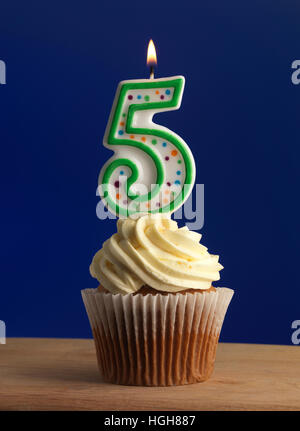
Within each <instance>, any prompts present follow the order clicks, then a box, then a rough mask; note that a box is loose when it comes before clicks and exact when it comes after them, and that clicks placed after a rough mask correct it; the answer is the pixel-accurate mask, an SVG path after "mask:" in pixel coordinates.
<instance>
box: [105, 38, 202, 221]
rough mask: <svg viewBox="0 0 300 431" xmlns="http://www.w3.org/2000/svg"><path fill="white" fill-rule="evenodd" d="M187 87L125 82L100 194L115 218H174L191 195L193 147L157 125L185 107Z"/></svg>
mask: <svg viewBox="0 0 300 431" xmlns="http://www.w3.org/2000/svg"><path fill="white" fill-rule="evenodd" d="M151 42H152V41H151ZM151 42H150V43H151ZM149 45H150V44H149ZM153 48H154V45H153ZM148 53H149V49H148ZM152 66H153V63H152ZM151 77H153V67H152V68H151ZM184 82H185V81H184V77H183V76H173V77H168V78H160V79H153V78H152V79H138V80H129V81H122V82H120V83H119V86H118V89H117V92H116V96H115V100H114V103H113V107H112V110H111V114H110V118H109V122H108V125H107V128H106V132H105V135H104V140H103V144H104V146H105V147H107V148H109V149H111V150H113V151H114V155H113V156H112V157H111V158H110V159H109V160H108V161H107V162H106V163H105V165H104V166H103V168H102V169H101V172H100V176H99V185H100V188H99V190H100V195H101V197H102V200H103V201H104V203H105V205H106V206H107V207H108V209H109V210H110V211H111V212H112V213H114V214H116V215H118V216H120V217H122V216H123V217H128V216H130V215H133V214H135V213H147V212H148V213H155V212H166V213H170V212H173V211H175V210H176V209H177V208H178V207H180V206H181V205H182V204H183V203H184V201H185V200H186V199H187V198H188V196H189V194H190V193H191V191H192V188H193V185H194V181H195V162H194V158H193V155H192V153H191V151H190V149H189V147H188V146H187V144H186V143H185V142H184V140H183V139H182V138H181V137H180V136H178V135H177V134H176V133H174V132H173V131H171V130H169V129H167V128H166V127H163V126H161V125H159V124H157V123H154V122H153V121H152V118H153V115H154V114H156V113H159V112H164V111H171V110H175V109H178V108H179V107H180V104H181V99H182V94H183V89H184Z"/></svg>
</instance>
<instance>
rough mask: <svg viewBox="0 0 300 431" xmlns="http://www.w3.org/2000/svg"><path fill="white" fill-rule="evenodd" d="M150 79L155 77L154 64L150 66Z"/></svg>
mask: <svg viewBox="0 0 300 431" xmlns="http://www.w3.org/2000/svg"><path fill="white" fill-rule="evenodd" d="M150 79H154V66H150Z"/></svg>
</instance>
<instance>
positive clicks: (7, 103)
mask: <svg viewBox="0 0 300 431" xmlns="http://www.w3.org/2000/svg"><path fill="white" fill-rule="evenodd" d="M101 3H102V2H100V1H84V2H83V1H82V2H76V1H72V2H71V1H63V2H60V1H51V2H50V1H46V2H40V1H37V0H36V1H27V2H22V1H19V2H15V1H14V0H12V1H9V2H3V4H2V5H1V25H0V59H2V60H4V61H5V62H6V64H7V85H1V86H0V110H1V112H0V123H1V127H0V143H1V154H2V156H1V165H2V166H1V175H2V195H1V232H2V233H1V245H2V247H1V266H2V269H1V278H2V280H1V298H0V319H1V320H4V321H5V322H6V325H7V335H8V336H18V337H19V336H26V337H27V336H30V337H31V336H32V337H90V336H91V332H90V328H89V324H88V320H87V317H86V314H85V311H84V307H83V304H82V300H81V295H80V289H82V288H86V287H96V282H95V280H94V279H92V278H91V277H90V275H89V272H88V267H89V264H90V261H91V258H92V256H93V254H94V253H95V252H96V250H97V249H99V247H101V244H102V242H103V241H104V240H105V239H106V238H107V237H108V236H109V235H111V234H112V233H113V232H114V231H115V221H113V220H112V221H108V220H107V221H100V220H99V219H97V217H96V213H95V209H96V204H97V202H98V198H97V197H96V186H97V176H98V173H99V170H100V167H101V166H102V164H103V163H104V162H105V161H106V160H107V159H108V158H109V157H110V155H111V153H110V152H109V151H108V150H107V149H105V148H103V147H102V137H103V134H104V130H105V126H106V122H107V119H108V115H109V111H110V107H111V104H112V101H113V97H114V93H115V90H116V86H117V84H118V82H119V81H120V80H123V79H131V78H132V79H134V78H143V77H147V76H148V70H147V68H146V65H145V56H146V46H147V43H148V40H149V38H150V37H152V38H153V39H154V41H155V43H156V45H157V51H158V60H159V68H158V70H157V76H161V77H163V76H168V75H169V76H170V75H177V74H182V75H184V76H185V77H186V89H185V93H184V98H183V103H182V107H181V109H180V110H179V111H175V112H171V113H166V114H161V115H160V116H159V122H160V123H161V124H163V125H166V126H167V127H169V128H170V129H172V130H174V131H176V132H177V133H178V134H179V135H181V136H182V137H183V138H184V139H185V140H186V141H187V143H188V144H189V145H190V147H191V149H192V151H193V153H194V155H195V159H196V164H197V182H198V183H204V184H205V224H204V227H203V229H202V232H201V233H202V234H203V243H204V244H205V245H207V246H208V248H209V250H210V251H211V252H212V253H216V254H219V255H220V261H221V263H222V264H223V265H224V267H225V268H224V270H223V271H222V273H221V280H222V282H221V283H220V284H221V285H223V286H228V287H231V288H233V289H234V290H235V296H234V298H233V301H232V303H231V305H230V309H229V313H228V314H227V318H226V322H225V324H224V327H223V332H222V335H221V339H222V341H232V342H251V343H276V344H291V332H292V330H291V322H292V321H293V320H295V319H300V290H299V282H298V268H299V219H300V217H299V216H300V214H299V204H298V200H299V156H300V145H299V114H300V85H299V86H295V85H293V84H292V82H291V73H292V69H291V63H292V61H293V60H295V59H299V58H300V45H299V41H300V37H299V36H300V34H299V33H300V27H299V18H300V5H299V3H298V2H296V1H290V0H286V1H277V2H274V1H266V0H260V1H257V0H256V1H240V0H228V1H226V2H224V1H222V0H219V1H214V0H209V1H208V0H207V1H201V2H178V1H172V2H170V3H168V2H167V1H166V2H158V3H157V2H156V1H155V0H153V2H152V7H150V4H149V2H146V1H144V2H141V1H139V2H130V1H129V2H126V5H124V4H125V2H114V3H113V4H112V5H111V6H103V4H101ZM157 121H158V117H157Z"/></svg>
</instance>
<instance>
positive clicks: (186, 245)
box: [82, 214, 233, 386]
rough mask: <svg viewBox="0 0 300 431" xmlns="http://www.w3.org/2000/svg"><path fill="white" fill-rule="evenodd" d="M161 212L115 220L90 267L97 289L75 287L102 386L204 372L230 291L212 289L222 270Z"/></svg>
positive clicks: (196, 377)
mask: <svg viewBox="0 0 300 431" xmlns="http://www.w3.org/2000/svg"><path fill="white" fill-rule="evenodd" d="M200 239H201V235H200V234H199V233H196V232H192V231H190V230H189V229H188V228H187V227H182V228H178V226H177V223H176V222H175V221H174V220H172V219H171V218H170V217H169V216H168V215H164V214H153V215H151V214H147V215H142V216H140V217H137V218H127V219H120V220H118V222H117V233H116V234H114V235H113V236H112V237H111V238H109V239H108V240H107V241H106V242H104V244H103V246H102V248H101V250H99V251H98V252H97V253H96V255H95V256H94V258H93V260H92V263H91V265H90V273H91V275H92V276H93V277H94V278H96V279H97V280H98V282H99V283H100V285H99V286H98V287H97V288H95V289H85V290H82V297H83V301H84V304H85V307H86V311H87V314H88V317H89V321H90V325H91V328H92V332H93V336H94V340H95V346H96V352H97V359H98V365H99V369H100V373H101V375H102V377H103V379H104V380H105V381H106V382H111V383H116V384H124V385H143V386H170V385H183V384H189V383H197V382H203V381H205V380H207V379H208V378H209V376H210V375H211V373H212V371H213V368H214V362H215V356H216V349H217V344H218V340H219V335H220V331H221V327H222V323H223V320H224V317H225V314H226V310H227V307H228V305H229V303H230V300H231V298H232V295H233V290H231V289H227V288H221V287H218V288H216V287H213V286H212V282H213V281H217V280H219V278H220V276H219V271H220V270H221V269H222V268H223V267H222V265H220V263H219V257H218V256H216V255H212V254H210V253H209V252H208V250H207V248H206V247H204V246H203V245H202V244H200Z"/></svg>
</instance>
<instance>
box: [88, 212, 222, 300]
mask: <svg viewBox="0 0 300 431" xmlns="http://www.w3.org/2000/svg"><path fill="white" fill-rule="evenodd" d="M117 228H118V232H117V233H116V234H114V235H112V237H111V238H109V239H108V240H107V241H105V242H104V244H103V247H102V249H101V250H99V251H98V252H97V253H96V254H95V256H94V258H93V261H92V263H91V265H90V273H91V275H92V276H93V277H94V278H96V279H97V280H98V281H99V282H100V283H101V285H102V286H103V287H104V288H105V289H107V290H109V291H110V292H111V293H114V294H115V293H121V294H123V295H124V294H127V293H134V292H136V291H138V290H139V289H140V288H141V287H142V286H144V285H148V286H150V287H152V288H154V289H156V290H159V291H164V292H179V291H181V290H186V289H202V290H206V289H209V288H210V286H211V283H212V281H215V280H219V278H220V275H219V271H220V270H221V269H222V268H223V267H222V265H220V263H219V256H216V255H212V254H210V253H209V252H208V251H207V248H206V247H204V246H203V245H202V244H200V243H199V241H200V239H201V235H200V234H199V233H196V232H193V231H190V230H189V229H188V228H187V227H186V226H185V227H182V228H178V226H177V223H176V222H175V221H174V220H171V218H170V217H169V216H167V215H164V214H154V215H150V214H147V215H142V216H140V217H139V218H136V219H133V218H127V219H119V220H118V223H117Z"/></svg>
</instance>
